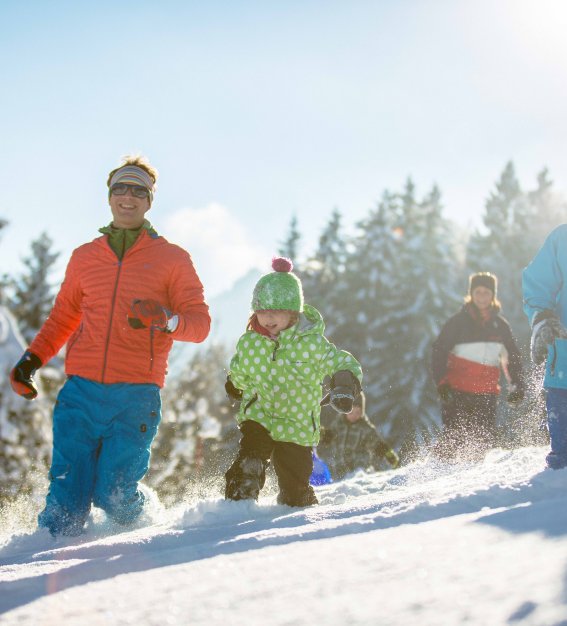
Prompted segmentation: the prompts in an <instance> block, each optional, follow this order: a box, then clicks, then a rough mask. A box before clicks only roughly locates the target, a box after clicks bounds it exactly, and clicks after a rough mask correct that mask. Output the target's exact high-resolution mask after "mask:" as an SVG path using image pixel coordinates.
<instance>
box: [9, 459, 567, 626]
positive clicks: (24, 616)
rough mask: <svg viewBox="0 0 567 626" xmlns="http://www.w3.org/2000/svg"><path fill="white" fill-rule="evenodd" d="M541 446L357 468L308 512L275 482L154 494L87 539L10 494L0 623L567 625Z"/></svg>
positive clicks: (562, 543) (562, 523)
mask: <svg viewBox="0 0 567 626" xmlns="http://www.w3.org/2000/svg"><path fill="white" fill-rule="evenodd" d="M544 455H545V449H543V448H524V449H519V450H514V451H504V450H494V451H492V452H491V453H490V454H489V455H488V456H487V458H486V459H485V461H484V462H483V463H481V464H478V465H472V464H457V465H452V466H451V465H446V464H437V463H434V462H433V461H431V460H423V461H420V462H417V463H414V464H412V465H409V466H407V467H404V468H401V469H399V470H396V471H389V472H382V473H379V474H365V473H364V472H359V473H357V474H355V475H353V476H351V477H350V478H349V479H347V480H345V481H343V482H341V483H336V484H334V485H329V486H325V487H320V488H318V489H317V492H318V495H319V499H320V500H321V504H320V506H317V507H311V508H306V509H291V508H288V507H285V506H278V505H276V504H274V502H275V496H274V493H268V494H266V495H265V496H263V497H262V498H261V499H260V501H259V502H258V503H251V502H236V503H229V502H224V501H222V500H221V499H220V498H219V497H212V498H211V499H208V500H205V501H196V502H189V501H188V502H185V503H183V504H180V505H179V506H178V507H176V508H174V509H169V510H163V509H160V508H159V507H158V506H154V508H153V509H152V511H151V519H147V520H146V525H145V526H142V527H139V528H137V529H130V530H129V531H128V532H124V530H123V529H112V528H111V527H110V526H109V523H108V522H107V521H105V519H104V515H103V514H102V513H101V512H100V511H96V510H95V511H94V514H93V516H92V519H91V520H90V522H89V526H88V528H87V532H86V533H85V534H84V535H83V536H81V537H80V538H76V539H57V540H55V539H53V538H51V537H50V536H49V535H48V534H47V533H45V532H44V531H37V530H36V531H34V530H33V528H32V527H31V521H29V520H31V519H32V515H31V512H30V508H31V505H28V506H27V508H26V507H24V508H23V509H22V508H21V507H20V508H19V507H17V506H14V507H13V510H9V511H4V512H3V516H2V520H3V526H4V535H2V536H1V537H0V545H1V546H2V547H1V549H0V583H1V584H0V624H2V625H4V624H10V625H12V624H13V625H16V624H18V625H22V624H26V625H27V624H29V625H33V626H43V625H51V624H53V625H58V626H59V625H61V624H64V625H71V624H72V625H74V624H80V625H84V624H87V625H90V624H96V625H98V624H100V625H103V624H105V625H106V624H112V625H127V624H136V625H149V624H152V625H154V624H155V625H156V626H158V625H159V626H168V625H171V624H173V625H176V624H183V625H194V624H207V625H211V624H228V625H233V624H246V625H248V626H250V625H256V624H257V625H260V624H261V625H271V624H281V625H284V624H285V625H293V624H310V625H311V624H325V625H327V624H337V625H341V626H343V625H346V624H372V625H379V626H390V625H396V626H402V625H403V626H408V625H410V626H414V625H419V626H427V625H432V626H433V625H435V626H439V625H445V624H446V625H450V626H454V625H457V624H467V625H479V626H480V625H482V626H496V625H500V624H502V625H512V626H516V625H518V626H528V625H529V626H566V625H567V470H561V471H557V472H553V471H551V470H546V469H544ZM35 504H37V503H34V506H35ZM24 518H25V519H27V520H28V522H25V523H27V524H28V526H29V527H27V528H26V529H25V530H23V531H22V530H20V531H19V532H14V530H13V528H12V529H11V530H9V531H8V532H6V528H10V525H12V527H15V526H16V525H17V524H20V525H21V524H24V522H22V521H21V520H22V519H24Z"/></svg>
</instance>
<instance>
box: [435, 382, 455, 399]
mask: <svg viewBox="0 0 567 626" xmlns="http://www.w3.org/2000/svg"><path fill="white" fill-rule="evenodd" d="M437 393H438V394H439V398H440V399H441V402H443V404H447V402H451V400H452V399H453V388H452V387H451V385H450V384H449V383H441V384H440V385H439V387H437Z"/></svg>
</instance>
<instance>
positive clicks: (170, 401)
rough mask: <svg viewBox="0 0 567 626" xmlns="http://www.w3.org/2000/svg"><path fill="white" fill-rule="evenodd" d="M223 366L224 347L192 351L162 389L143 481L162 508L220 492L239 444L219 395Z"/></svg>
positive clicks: (222, 395) (221, 386)
mask: <svg viewBox="0 0 567 626" xmlns="http://www.w3.org/2000/svg"><path fill="white" fill-rule="evenodd" d="M226 367H227V355H226V351H225V349H224V347H222V346H220V345H213V346H211V347H210V348H209V349H208V350H205V351H199V352H197V353H196V354H195V355H194V356H193V357H192V358H191V360H190V361H189V363H188V364H187V366H186V368H185V369H184V370H183V371H182V373H181V374H180V375H179V376H178V377H177V378H175V379H174V380H169V381H168V383H167V385H166V386H165V388H164V392H163V419H162V423H161V425H160V427H159V430H158V434H157V437H156V439H155V441H154V445H153V448H152V463H151V467H150V471H149V472H148V475H147V477H146V479H145V480H146V482H148V484H149V485H151V486H152V487H153V488H154V489H156V491H157V493H158V495H159V496H160V499H162V501H163V502H164V503H166V504H173V503H174V502H178V501H179V500H180V499H182V498H183V497H185V496H187V495H189V494H192V495H199V496H203V495H206V494H207V493H209V494H210V491H211V489H214V490H219V489H220V484H221V482H222V480H221V479H222V476H223V474H224V471H226V469H228V465H229V463H230V459H228V457H229V456H232V453H233V452H234V450H235V449H236V446H237V444H238V438H236V439H235V437H234V434H235V430H236V424H235V422H234V419H233V417H232V414H231V408H230V406H229V404H228V401H227V399H226V395H225V391H224V382H225V378H226ZM225 457H227V460H226V461H224V459H225ZM223 462H226V467H224V466H223Z"/></svg>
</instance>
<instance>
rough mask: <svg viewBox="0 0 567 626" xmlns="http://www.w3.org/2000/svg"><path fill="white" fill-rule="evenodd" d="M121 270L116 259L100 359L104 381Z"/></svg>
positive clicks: (102, 379) (119, 263)
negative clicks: (104, 341)
mask: <svg viewBox="0 0 567 626" xmlns="http://www.w3.org/2000/svg"><path fill="white" fill-rule="evenodd" d="M121 270H122V261H118V271H117V272H116V281H115V282H114V291H113V293H112V301H111V304H110V318H109V320H108V331H107V333H106V343H105V345H104V357H103V360H102V375H101V377H100V382H101V383H104V375H105V374H106V363H107V360H108V348H109V347H110V334H111V332H112V320H113V318H114V307H115V306H116V294H117V292H118V281H119V280H120V271H121Z"/></svg>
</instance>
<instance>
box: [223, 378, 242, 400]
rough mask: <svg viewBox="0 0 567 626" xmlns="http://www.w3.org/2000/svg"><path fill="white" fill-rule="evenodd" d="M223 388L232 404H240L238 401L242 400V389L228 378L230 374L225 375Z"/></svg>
mask: <svg viewBox="0 0 567 626" xmlns="http://www.w3.org/2000/svg"><path fill="white" fill-rule="evenodd" d="M224 390H225V391H226V395H227V396H228V399H229V400H230V402H231V404H232V406H237V405H239V404H240V401H241V400H242V390H241V389H238V388H237V387H235V386H234V384H233V382H232V380H230V376H227V377H226V383H225V384H224Z"/></svg>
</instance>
